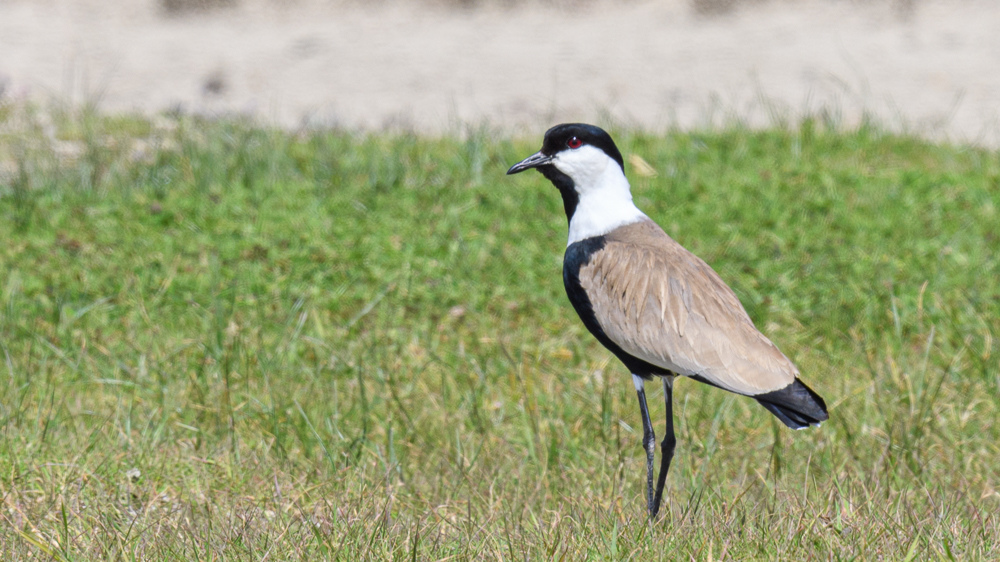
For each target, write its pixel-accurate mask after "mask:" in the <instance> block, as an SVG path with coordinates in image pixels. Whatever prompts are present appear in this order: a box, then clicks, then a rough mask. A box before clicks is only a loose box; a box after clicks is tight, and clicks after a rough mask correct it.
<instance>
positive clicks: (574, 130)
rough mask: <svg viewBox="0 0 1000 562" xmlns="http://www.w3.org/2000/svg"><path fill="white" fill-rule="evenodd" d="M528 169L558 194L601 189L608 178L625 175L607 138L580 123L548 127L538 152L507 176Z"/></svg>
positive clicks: (616, 149)
mask: <svg viewBox="0 0 1000 562" xmlns="http://www.w3.org/2000/svg"><path fill="white" fill-rule="evenodd" d="M609 167H613V168H612V169H609ZM529 168H537V169H538V171H540V172H541V173H542V174H544V175H545V177H547V178H548V179H549V180H551V181H552V183H554V184H556V187H558V188H559V189H560V190H564V189H566V188H572V189H574V191H576V192H577V193H580V194H583V193H585V192H587V191H591V190H593V189H599V188H600V187H602V185H603V184H605V183H606V182H607V177H608V175H612V176H615V175H617V176H621V177H624V174H625V162H624V160H623V159H622V153H621V152H619V151H618V147H617V146H615V141H613V140H611V135H609V134H608V133H607V132H605V131H604V129H601V128H600V127H595V126H593V125H587V124H584V123H566V124H563V125H556V126H555V127H552V128H551V129H549V130H548V131H547V132H546V133H545V140H544V141H543V142H542V149H541V150H539V151H538V152H536V153H534V154H532V155H531V156H529V157H527V158H525V159H524V160H522V161H520V162H518V163H517V164H514V165H513V166H511V167H510V169H509V170H507V174H516V173H518V172H523V171H525V170H527V169H529ZM609 173H610V174H609ZM563 176H565V177H563ZM567 180H568V182H567ZM567 183H568V184H569V185H567Z"/></svg>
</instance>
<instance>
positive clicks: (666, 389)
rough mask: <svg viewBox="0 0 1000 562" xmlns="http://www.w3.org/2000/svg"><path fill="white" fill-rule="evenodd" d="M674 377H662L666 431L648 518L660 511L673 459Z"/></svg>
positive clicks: (674, 440)
mask: <svg viewBox="0 0 1000 562" xmlns="http://www.w3.org/2000/svg"><path fill="white" fill-rule="evenodd" d="M673 398H674V377H673V376H672V375H668V376H665V377H663V399H664V400H665V401H666V403H667V431H666V433H665V434H664V435H663V441H662V442H661V443H660V476H659V477H657V479H656V495H655V497H653V503H652V507H651V508H650V509H649V513H650V517H656V514H657V513H658V512H659V511H660V500H661V499H662V498H663V485H664V484H665V483H666V482H667V471H669V470H670V460H671V459H673V458H674V446H676V445H677V440H676V439H675V438H674V411H673V410H674V407H673V402H674V400H673Z"/></svg>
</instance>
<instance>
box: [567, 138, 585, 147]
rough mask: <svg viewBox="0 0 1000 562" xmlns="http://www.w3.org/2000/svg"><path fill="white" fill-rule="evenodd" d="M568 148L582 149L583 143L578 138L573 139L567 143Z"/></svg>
mask: <svg viewBox="0 0 1000 562" xmlns="http://www.w3.org/2000/svg"><path fill="white" fill-rule="evenodd" d="M566 146H568V147H570V148H580V147H581V146H583V141H582V140H580V139H578V138H576V137H573V138H571V139H569V140H568V141H566Z"/></svg>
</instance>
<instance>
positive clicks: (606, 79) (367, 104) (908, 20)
mask: <svg viewBox="0 0 1000 562" xmlns="http://www.w3.org/2000/svg"><path fill="white" fill-rule="evenodd" d="M998 28H1000V3H998V2H993V1H990V0H871V1H867V2H861V1H848V0H794V1H793V0H771V1H767V0H749V1H744V2H737V1H734V0H663V1H657V2H649V1H641V0H634V1H627V0H626V1H615V2H612V1H603V0H594V1H589V2H569V1H559V0H551V1H546V2H523V1H517V0H438V1H431V0H428V1H417V0H410V1H402V0H397V1H392V0H382V1H376V2H361V1H336V0H131V1H127V2H103V1H99V0H30V1H29V0H0V96H4V97H7V98H18V99H31V100H51V99H55V100H59V101H67V100H69V101H71V102H73V103H75V104H86V105H91V106H96V107H97V108H99V109H102V110H107V111H118V110H140V111H142V112H159V111H164V110H176V109H180V110H183V111H185V112H193V113H198V114H209V115H219V114H233V113H235V114H249V115H252V116H255V117H259V118H261V119H263V120H265V121H268V122H273V123H277V124H280V125H282V126H286V127H297V126H300V125H302V124H315V125H337V126H342V127H347V128H363V129H369V130H370V129H385V128H390V129H403V130H410V129H413V130H417V131H420V132H432V133H446V132H448V131H449V129H451V128H453V127H456V125H458V124H468V123H490V124H493V125H501V126H503V127H514V128H521V129H523V130H525V132H529V131H530V132H535V133H537V132H539V131H541V130H543V129H544V128H546V127H548V126H549V125H551V124H553V123H555V122H558V121H565V120H588V121H597V120H600V119H604V120H605V122H607V121H613V122H616V123H619V124H621V125H623V126H629V127H640V128H643V129H647V130H661V129H663V128H665V127H672V126H679V127H681V128H691V127H700V126H704V125H711V124H719V123H721V122H726V121H729V120H737V121H739V122H741V123H743V124H749V125H754V126H757V125H768V124H774V122H775V121H783V120H787V119H795V117H796V116H801V115H803V114H813V115H815V114H816V113H820V112H822V113H825V114H829V115H827V116H828V117H833V118H835V119H837V120H839V121H840V122H842V123H844V124H845V125H848V126H851V125H854V124H856V123H857V122H859V121H861V120H863V119H865V118H866V117H871V116H876V117H877V118H878V120H879V121H880V123H881V124H883V125H886V126H889V127H890V128H892V129H894V130H903V131H906V132H915V133H919V134H921V135H924V136H928V137H933V138H935V139H942V138H947V139H951V140H958V141H965V142H973V143H981V144H986V145H991V146H995V145H996V144H997V142H998V139H1000V135H998V131H1000V127H998V115H1000V113H998V101H1000V73H998V72H996V68H997V67H996V65H997V61H998V60H1000V34H997V33H996V30H997V29H998Z"/></svg>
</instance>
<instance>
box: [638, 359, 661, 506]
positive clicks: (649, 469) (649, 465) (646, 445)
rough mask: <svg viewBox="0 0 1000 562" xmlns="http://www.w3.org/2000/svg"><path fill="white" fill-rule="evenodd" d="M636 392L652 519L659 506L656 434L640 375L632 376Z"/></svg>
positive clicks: (647, 493) (647, 496) (647, 501)
mask: <svg viewBox="0 0 1000 562" xmlns="http://www.w3.org/2000/svg"><path fill="white" fill-rule="evenodd" d="M632 382H633V383H634V384H635V391H636V393H637V394H638V395H639V408H641V409H642V448H643V449H645V450H646V506H647V509H648V510H649V516H650V518H652V517H653V515H655V514H656V509H657V507H658V506H656V505H654V504H653V455H654V454H656V434H654V433H653V424H652V422H650V421H649V407H648V406H647V405H646V391H645V390H644V389H643V382H644V381H643V380H642V377H640V376H639V375H635V374H633V375H632Z"/></svg>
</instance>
